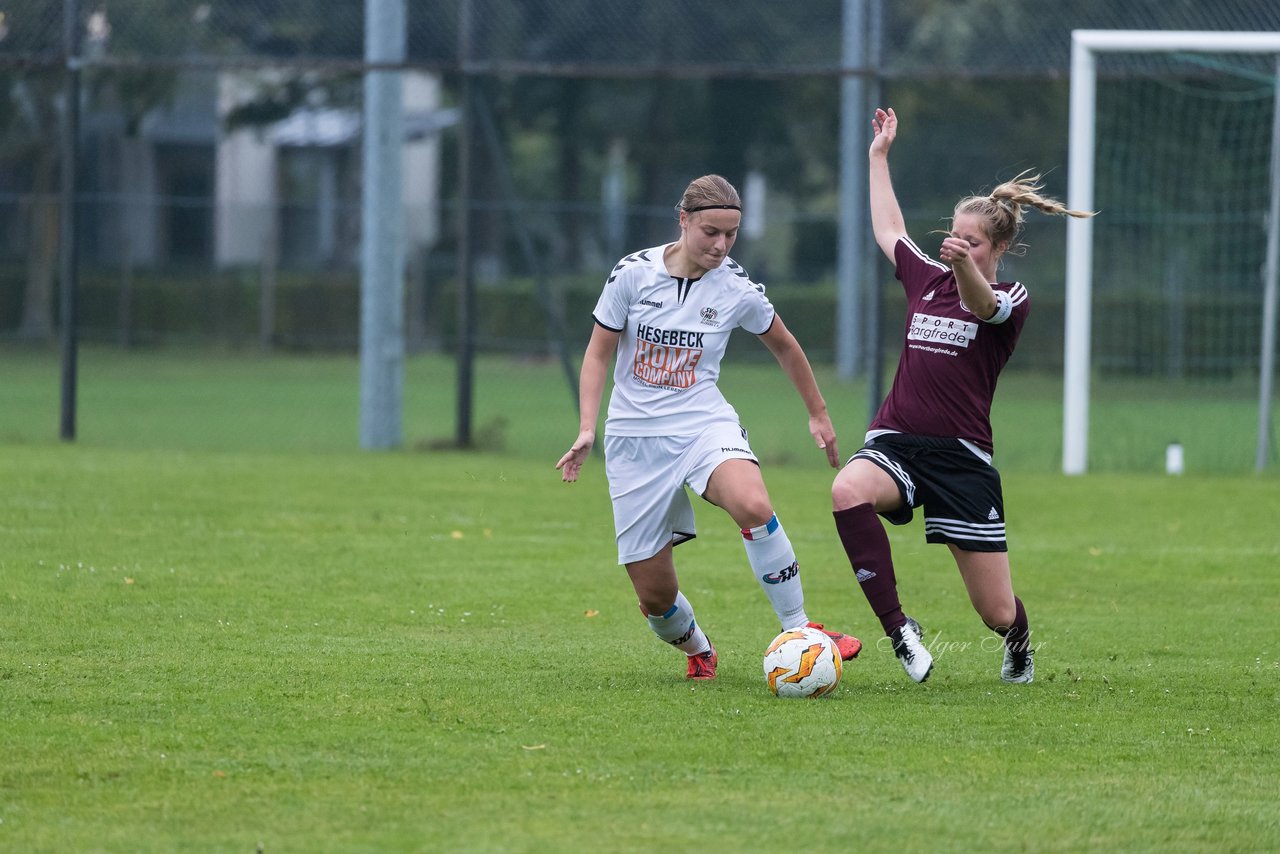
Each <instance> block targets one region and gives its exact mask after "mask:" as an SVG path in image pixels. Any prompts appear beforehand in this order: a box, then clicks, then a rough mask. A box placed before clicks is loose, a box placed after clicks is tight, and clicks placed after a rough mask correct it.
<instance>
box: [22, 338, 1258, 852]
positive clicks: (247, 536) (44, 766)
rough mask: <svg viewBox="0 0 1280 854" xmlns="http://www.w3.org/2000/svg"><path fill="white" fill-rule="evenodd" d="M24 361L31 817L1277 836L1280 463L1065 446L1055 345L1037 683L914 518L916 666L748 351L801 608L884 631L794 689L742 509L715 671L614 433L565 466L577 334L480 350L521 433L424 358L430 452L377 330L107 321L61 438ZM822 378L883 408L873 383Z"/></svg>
mask: <svg viewBox="0 0 1280 854" xmlns="http://www.w3.org/2000/svg"><path fill="white" fill-rule="evenodd" d="M0 358H2V359H3V365H4V368H3V372H2V373H0V400H3V401H4V406H3V409H0V484H3V490H0V538H2V541H3V543H4V548H3V549H2V550H0V584H2V586H0V702H3V707H4V715H3V719H2V720H0V744H3V745H4V752H5V759H4V762H3V764H2V765H0V850H5V851H59V852H61V851H130V852H133V851H174V850H197V851H254V850H256V849H259V848H260V849H261V850H263V851H267V852H272V851H531V852H533V851H537V852H541V851H548V852H550V851H659V850H662V851H666V850H669V849H671V848H672V847H679V848H684V849H689V850H704V851H737V852H741V851H757V850H758V851H791V850H817V851H826V850H829V851H836V850H866V851H921V850H940V849H941V850H979V849H984V850H985V849H1001V848H1018V849H1025V850H1055V851H1081V850H1126V851H1136V850H1151V851H1155V850H1160V851H1168V850H1179V851H1181V850H1192V851H1196V850H1200V851H1210V850H1212V851H1224V850H1225V851H1261V850H1276V849H1277V848H1280V811H1277V809H1276V797H1275V781H1276V779H1277V774H1278V772H1280V642H1278V641H1277V637H1276V633H1275V630H1276V626H1277V625H1278V624H1280V619H1278V618H1280V575H1278V574H1277V568H1278V567H1280V536H1277V533H1276V527H1275V522H1274V517H1275V512H1276V507H1277V498H1276V496H1277V481H1276V478H1275V477H1274V475H1267V476H1263V477H1258V476H1254V475H1249V474H1238V475H1231V476H1223V475H1211V474H1207V473H1203V472H1197V471H1196V470H1195V469H1194V468H1193V470H1192V472H1191V473H1190V474H1189V475H1187V476H1185V477H1182V478H1168V477H1165V476H1162V475H1158V474H1133V473H1128V474H1122V473H1104V474H1097V475H1091V476H1089V477H1084V478H1065V477H1062V476H1060V475H1058V474H1056V473H1055V462H1054V459H1055V458H1054V456H1053V454H1054V450H1052V449H1051V450H1045V449H1043V448H1040V450H1039V451H1037V450H1036V449H1037V447H1038V444H1037V443H1036V442H1033V441H1031V440H1030V438H1029V437H1031V436H1033V435H1034V434H1035V432H1036V431H1037V430H1041V429H1043V430H1044V431H1045V432H1046V433H1052V430H1053V429H1054V427H1055V426H1056V421H1057V420H1060V415H1059V414H1057V413H1054V412H1053V409H1052V405H1051V403H1050V402H1049V401H1050V400H1051V399H1052V397H1051V395H1050V393H1048V392H1044V393H1043V395H1042V396H1041V397H1037V394H1038V391H1039V390H1038V387H1037V385H1036V384H1035V383H1034V382H1032V381H1030V380H1028V381H1027V382H1026V385H1025V387H1024V388H1019V389H1017V391H1018V392H1019V393H1018V394H1015V395H1011V396H1010V397H1011V398H1012V399H1011V400H1009V401H1008V402H1007V404H1002V408H1001V410H1000V413H999V418H1000V419H1001V423H1000V426H998V428H997V429H998V430H1001V431H1002V432H1003V434H1004V435H1009V436H1010V441H1009V442H1008V443H1007V444H1009V445H1010V446H1012V448H1011V453H1010V455H1009V457H1010V458H1011V459H1012V461H1013V463H1012V464H1010V465H1007V466H1006V467H1005V475H1006V476H1005V484H1006V492H1007V504H1008V507H1009V511H1010V540H1011V546H1012V550H1013V552H1012V557H1013V564H1014V572H1015V578H1016V582H1017V586H1018V589H1019V592H1020V595H1021V596H1022V597H1023V599H1024V600H1025V601H1026V602H1027V606H1028V610H1029V613H1030V615H1031V619H1032V625H1033V629H1034V631H1035V640H1036V642H1037V643H1038V645H1039V648H1040V652H1039V655H1038V656H1037V681H1036V682H1035V683H1034V684H1032V685H1029V686H1009V685H1005V684H1003V683H1001V682H1000V681H999V679H998V678H997V676H996V671H997V669H998V666H999V661H1000V655H999V652H998V650H997V649H995V648H993V646H992V645H991V643H990V639H989V638H988V636H987V635H988V633H987V632H986V631H985V630H984V629H983V628H982V626H981V624H980V623H979V622H978V620H977V618H976V617H975V616H974V615H973V613H972V611H971V609H970V608H969V606H968V604H967V602H966V601H965V598H964V593H963V590H962V586H961V584H960V581H959V579H958V577H957V576H956V574H955V570H954V569H953V568H952V567H951V566H950V565H949V558H948V556H947V554H946V552H945V550H943V549H941V548H938V547H926V546H925V545H924V543H923V532H922V530H921V527H920V523H919V522H918V521H917V522H916V523H915V524H913V525H912V526H909V527H908V528H905V529H893V530H892V531H891V537H892V539H893V543H894V547H895V553H896V556H897V560H898V564H899V577H900V580H901V587H902V592H903V598H904V601H905V602H906V604H907V606H908V609H909V610H910V612H911V613H912V614H913V615H915V616H916V617H918V618H919V619H920V620H921V622H922V623H924V624H925V626H926V628H927V629H928V630H929V636H928V640H929V642H930V643H931V645H932V646H933V648H934V652H935V657H936V659H937V666H936V667H935V671H934V675H933V677H932V678H931V679H930V681H929V682H928V683H926V684H925V685H923V686H917V685H913V684H911V683H909V682H908V681H907V680H906V677H905V676H904V675H903V673H902V672H901V668H900V667H899V666H898V665H897V664H896V662H895V661H894V659H893V658H892V655H891V654H889V653H888V652H886V651H884V650H883V649H878V648H877V645H876V634H877V632H876V631H875V630H874V628H873V625H874V620H873V619H872V618H871V616H870V613H869V610H868V608H867V606H866V603H865V602H864V601H863V600H862V599H861V596H860V594H859V593H858V591H857V589H856V587H855V584H854V582H853V579H852V577H851V573H850V571H849V568H848V565H847V563H846V562H845V561H844V559H843V556H842V553H841V551H840V548H839V544H838V542H837V541H836V538H835V535H834V531H833V527H832V524H831V520H830V516H829V510H828V507H827V487H828V485H829V482H830V473H829V472H827V471H824V470H823V469H822V468H821V466H820V465H819V463H818V461H817V459H816V458H817V452H816V451H812V449H810V448H809V447H807V445H806V442H807V441H808V440H807V436H805V435H803V427H804V425H803V420H799V423H798V424H797V423H796V422H797V419H796V417H795V409H796V407H795V406H793V405H790V404H789V405H788V408H787V414H786V416H785V417H774V418H770V417H769V414H770V413H771V411H772V409H773V405H772V400H773V399H776V398H771V396H770V395H772V394H775V393H777V388H776V387H774V386H771V385H770V380H768V379H767V377H768V375H769V373H770V369H769V368H767V366H766V367H761V368H760V369H757V368H754V367H745V368H742V369H741V370H740V371H738V372H737V373H738V376H737V377H735V378H734V380H733V382H735V383H739V385H737V386H731V387H730V389H729V391H730V394H731V396H732V397H733V399H734V400H735V402H736V403H739V404H740V405H739V409H740V410H743V411H744V414H747V413H750V414H747V419H748V423H749V425H750V426H752V428H753V429H752V434H753V442H754V443H755V444H757V446H758V447H760V448H761V449H762V452H763V453H764V455H765V456H766V458H767V460H768V465H767V467H766V478H767V481H768V483H769V487H770V492H771V494H772V496H773V499H774V503H775V505H776V507H777V509H778V512H779V515H780V517H781V518H782V519H783V521H784V523H785V524H786V525H787V528H788V532H789V534H790V536H791V538H792V540H793V542H794V543H795V545H796V547H797V550H798V552H799V554H800V560H801V565H802V568H803V572H804V575H803V577H804V579H805V585H806V592H807V594H808V600H809V610H810V614H811V616H812V617H813V618H815V619H819V620H824V621H826V622H828V623H830V624H832V625H833V626H836V627H838V628H841V629H844V630H847V631H853V632H854V633H856V634H859V635H860V636H861V637H862V638H863V639H864V641H866V642H867V647H868V648H867V649H866V650H865V651H864V653H863V655H862V656H861V658H860V659H859V660H858V661H857V662H854V663H852V664H851V665H850V666H848V667H847V668H846V670H845V678H844V682H843V683H842V685H841V687H840V689H839V691H838V692H837V693H836V694H835V696H833V697H831V698H829V699H824V700H820V701H815V702H786V701H779V700H776V699H774V698H772V697H770V696H769V695H768V693H767V691H766V689H765V686H764V680H763V676H762V673H761V670H760V655H761V653H762V652H763V648H764V646H765V644H766V643H767V641H768V640H769V638H771V637H772V636H773V634H774V633H775V632H776V624H775V623H774V622H773V617H772V613H771V612H770V610H769V608H768V606H767V604H766V602H765V600H764V597H763V596H762V595H761V593H760V592H759V590H758V589H757V588H756V586H755V583H754V581H753V580H752V579H751V576H750V573H749V571H748V570H747V568H746V564H745V559H744V557H743V555H742V548H741V545H740V544H739V542H738V541H739V538H738V536H737V533H736V531H735V530H734V529H733V525H732V523H730V522H728V521H727V519H725V518H723V516H722V515H720V514H718V511H714V512H713V511H712V510H711V509H710V508H705V507H700V508H699V523H700V525H701V530H700V536H699V538H698V539H697V540H696V541H694V542H693V543H690V544H688V545H686V546H682V547H681V549H680V551H679V552H678V553H677V557H678V560H679V561H680V566H681V567H682V573H683V582H684V584H683V586H684V588H685V590H686V592H687V593H688V595H689V597H690V599H691V600H692V601H693V603H694V605H695V606H696V607H697V609H698V614H699V618H700V622H701V623H702V624H703V625H704V626H705V628H706V629H707V631H708V633H709V634H710V635H711V637H712V638H713V639H714V640H715V642H716V645H717V647H718V648H719V650H720V653H721V667H720V673H721V675H720V677H719V678H718V679H717V680H716V681H715V682H714V683H710V684H699V685H691V684H690V683H688V682H686V681H685V680H684V679H683V678H682V676H683V662H682V661H681V660H679V656H678V655H677V654H675V653H673V652H672V651H671V650H670V649H669V648H666V647H665V646H664V645H662V644H660V643H659V642H657V641H656V640H655V639H654V638H653V637H652V636H651V634H650V633H649V631H648V629H647V628H646V627H645V625H644V623H643V621H642V620H641V618H640V616H639V614H638V612H637V611H636V608H635V604H634V600H633V597H632V595H631V592H630V587H629V585H628V584H627V582H626V580H625V576H624V574H623V573H622V572H621V570H620V569H619V568H617V567H616V566H614V551H613V545H612V536H611V523H610V511H609V507H608V500H607V493H606V490H605V485H604V481H603V474H602V466H601V465H600V464H599V461H598V460H597V461H595V462H596V464H595V465H593V466H591V467H589V468H588V470H587V472H586V474H585V476H584V480H583V481H582V482H580V483H578V484H574V485H566V484H562V483H560V482H559V479H558V476H557V474H556V473H555V472H554V470H553V469H552V465H553V463H554V460H555V458H556V457H557V456H558V455H559V453H560V451H561V449H562V448H561V446H562V445H563V444H565V443H566V442H567V441H569V439H571V438H572V435H573V432H574V427H575V419H574V418H573V416H572V415H571V414H570V413H568V405H569V396H568V392H567V391H566V390H565V389H564V384H563V380H562V379H560V377H559V375H558V373H557V369H556V368H554V367H553V366H551V367H549V366H547V365H539V364H528V363H524V364H521V363H512V362H505V361H499V360H486V361H485V362H484V363H483V365H482V366H481V368H482V370H481V375H480V382H479V384H478V386H477V394H478V400H477V410H478V411H477V424H478V425H480V426H481V427H483V428H484V430H483V432H484V434H485V437H486V441H487V442H488V443H490V447H491V450H486V451H471V452H459V451H428V450H425V448H426V447H427V446H428V445H430V444H431V443H432V442H433V441H435V440H437V439H440V438H443V437H447V436H449V435H450V433H451V431H452V426H453V424H452V406H451V402H450V400H451V394H452V388H451V381H452V377H451V375H449V374H448V373H447V371H448V369H449V367H450V366H449V363H448V362H447V361H445V360H442V359H436V358H423V359H419V360H415V361H414V363H413V364H412V365H411V366H410V383H409V390H410V391H409V392H407V394H406V425H407V426H406V439H407V443H408V445H410V446H412V449H408V450H405V451H402V452H391V453H367V452H360V451H357V450H354V445H355V435H356V424H357V409H356V407H357V403H356V395H355V389H356V375H357V366H356V363H355V361H354V360H350V359H316V358H302V357H273V358H271V359H260V358H251V357H239V356H234V355H216V354H207V353H201V354H173V353H166V354H155V353H153V354H138V355H122V354H118V353H113V352H109V351H91V352H88V353H86V354H85V355H84V359H83V362H82V378H81V382H82V385H81V396H80V403H81V420H80V438H79V439H78V441H77V442H76V443H74V444H64V443H59V442H58V441H57V440H56V425H57V393H56V388H57V385H56V384H57V365H56V358H52V357H50V355H49V354H44V353H28V352H26V351H19V350H13V351H0ZM772 373H777V371H776V368H775V369H772ZM1015 385H1017V384H1016V383H1015ZM828 394H829V396H830V397H832V398H833V410H835V411H837V426H838V427H841V426H842V420H843V419H847V420H849V421H850V422H852V421H855V420H856V417H855V414H854V413H857V412H860V411H861V409H862V407H863V406H864V402H863V401H862V399H861V395H860V393H856V392H853V391H851V392H849V393H848V394H844V395H842V396H843V397H847V398H849V400H848V401H845V402H837V401H836V400H835V398H836V395H834V394H832V393H831V391H830V390H829V392H828ZM557 395H558V397H557ZM837 407H839V408H837ZM504 419H505V421H504ZM1057 429H1060V427H1059V428H1057ZM797 430H799V431H800V435H799V436H797V435H796V431H797ZM855 432H856V431H855V430H853V429H850V428H843V433H844V435H845V436H847V437H849V438H846V439H845V443H846V444H845V448H846V450H848V451H851V450H853V448H854V444H855V440H854V438H853V434H854V433H855ZM1012 434H1016V437H1014V436H1013V435H1012ZM1054 441H1055V439H1054V437H1053V436H1048V437H1047V438H1046V437H1045V436H1041V437H1040V440H1039V445H1044V444H1048V445H1050V446H1051V445H1052V444H1053V442H1054ZM1183 441H1184V443H1186V444H1188V446H1189V447H1193V446H1195V445H1194V443H1195V442H1196V441H1197V440H1195V439H1191V440H1188V439H1186V438H1185V437H1184V438H1183ZM1018 449H1021V450H1018ZM1002 454H1003V445H1002ZM1189 457H1190V458H1191V459H1194V456H1193V455H1191V454H1190V453H1189ZM704 510H705V511H707V512H703V511H704Z"/></svg>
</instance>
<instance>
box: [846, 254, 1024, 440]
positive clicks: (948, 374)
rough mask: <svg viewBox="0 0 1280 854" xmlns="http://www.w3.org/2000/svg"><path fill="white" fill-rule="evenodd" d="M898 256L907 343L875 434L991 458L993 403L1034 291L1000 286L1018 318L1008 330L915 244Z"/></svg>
mask: <svg viewBox="0 0 1280 854" xmlns="http://www.w3.org/2000/svg"><path fill="white" fill-rule="evenodd" d="M893 254H894V260H895V262H896V263H897V265H898V271H897V276H898V278H899V279H900V280H901V281H902V287H903V290H905V291H906V294H907V322H906V340H905V342H904V343H903V348H902V356H901V358H900V359H899V361H898V372H897V373H896V374H895V375H894V378H893V386H892V387H891V388H890V389H889V396H888V397H886V398H885V400H884V403H882V404H881V405H880V410H879V411H878V412H877V413H876V417H875V419H874V420H872V422H871V428H870V429H871V430H894V431H897V432H900V433H911V434H914V435H917V436H938V437H944V438H952V439H967V440H968V441H970V442H972V443H974V444H975V445H977V446H978V447H980V448H982V449H983V450H984V451H986V452H987V453H991V452H992V451H993V450H994V448H993V445H992V441H991V400H992V398H993V397H994V396H995V393H996V379H997V378H998V377H999V376H1000V371H1001V369H1003V368H1004V365H1005V363H1006V362H1008V361H1009V357H1010V356H1011V355H1013V348H1014V345H1016V344H1017V343H1018V335H1019V333H1021V332H1022V324H1023V323H1025V322H1026V319H1027V312H1029V311H1030V310H1031V303H1030V300H1029V299H1028V297H1027V290H1026V288H1024V287H1023V286H1022V285H1021V284H1019V283H1017V282H1000V283H998V284H996V285H995V286H994V287H995V289H996V291H998V292H999V291H1003V292H1004V293H1005V294H1007V295H1008V303H1007V305H1011V306H1012V311H1011V312H1009V313H1008V316H1007V317H1006V318H1005V319H1004V320H1003V321H1002V322H999V323H993V322H987V321H984V320H981V319H979V318H978V317H977V316H976V315H974V314H973V313H971V312H970V311H969V309H968V308H966V307H965V306H964V305H963V304H962V303H961V302H960V291H959V288H958V287H957V285H956V277H955V273H953V272H952V271H951V268H950V267H949V266H947V265H946V264H943V263H941V262H939V261H935V260H933V259H932V258H930V257H929V256H927V255H925V254H924V253H923V252H921V251H920V248H919V247H918V246H916V245H915V243H913V242H912V241H911V239H910V238H908V237H903V238H902V239H901V240H899V241H898V245H897V246H896V247H894V253H893ZM1001 301H1002V307H1004V306H1005V302H1004V298H1001ZM1004 313H1005V312H1003V311H997V313H996V315H995V317H997V318H998V317H1000V315H1001V314H1004Z"/></svg>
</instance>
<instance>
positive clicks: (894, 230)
mask: <svg viewBox="0 0 1280 854" xmlns="http://www.w3.org/2000/svg"><path fill="white" fill-rule="evenodd" d="M871 132H872V138H871V148H870V150H869V151H868V152H867V155H868V159H869V161H870V168H871V172H870V180H869V184H868V186H869V189H870V194H871V230H872V232H873V233H874V234H875V238H876V245H877V246H879V247H880V251H881V252H883V253H884V254H885V255H887V256H888V257H889V260H890V261H893V260H894V257H893V251H894V247H895V246H897V245H898V240H899V239H900V238H902V237H904V236H906V233H907V227H906V224H905V222H904V221H903V218H902V209H901V208H900V207H899V206H898V197H897V196H896V195H895V194H894V192H893V181H892V180H890V178H889V148H890V147H891V146H892V145H893V141H894V139H895V138H896V137H897V135H898V117H897V115H895V114H894V112H893V108H892V107H890V108H889V109H888V110H881V109H877V110H876V115H875V118H874V119H872V120H871Z"/></svg>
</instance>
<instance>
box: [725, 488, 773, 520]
mask: <svg viewBox="0 0 1280 854" xmlns="http://www.w3.org/2000/svg"><path fill="white" fill-rule="evenodd" d="M736 510H737V512H736V513H735V514H734V521H735V522H736V523H737V524H738V527H740V528H759V527H760V526H761V525H763V524H765V523H767V522H768V521H769V520H770V519H772V518H773V503H772V502H770V501H769V496H768V495H765V494H760V495H752V496H748V497H746V498H745V499H744V500H743V501H742V502H741V503H740V504H739V505H738V507H737V508H736Z"/></svg>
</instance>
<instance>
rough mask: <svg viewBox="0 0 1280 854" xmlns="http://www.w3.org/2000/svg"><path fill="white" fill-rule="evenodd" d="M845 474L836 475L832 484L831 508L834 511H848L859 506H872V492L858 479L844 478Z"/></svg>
mask: <svg viewBox="0 0 1280 854" xmlns="http://www.w3.org/2000/svg"><path fill="white" fill-rule="evenodd" d="M843 474H844V472H841V473H840V474H839V475H836V479H835V481H833V482H832V484H831V507H832V509H833V510H848V509H849V508H850V507H857V506H858V505H859V504H872V503H874V502H873V500H872V499H873V496H872V495H871V493H870V491H869V490H868V489H867V488H866V487H865V485H863V484H862V483H860V482H859V481H858V480H857V479H856V478H853V477H843V476H842V475H843Z"/></svg>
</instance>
